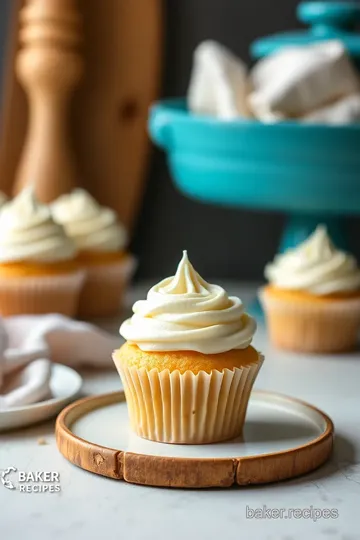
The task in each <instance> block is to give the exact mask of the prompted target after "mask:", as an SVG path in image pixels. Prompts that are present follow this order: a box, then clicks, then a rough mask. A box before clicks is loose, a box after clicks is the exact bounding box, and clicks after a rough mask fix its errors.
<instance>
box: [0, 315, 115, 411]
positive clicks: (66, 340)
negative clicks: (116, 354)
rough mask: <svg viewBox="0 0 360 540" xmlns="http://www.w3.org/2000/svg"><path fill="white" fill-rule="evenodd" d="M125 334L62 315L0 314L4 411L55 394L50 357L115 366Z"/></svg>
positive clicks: (1, 407)
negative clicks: (51, 377)
mask: <svg viewBox="0 0 360 540" xmlns="http://www.w3.org/2000/svg"><path fill="white" fill-rule="evenodd" d="M119 343H120V337H116V336H112V335H111V334H109V333H107V332H104V331H102V330H100V329H99V328H97V327H96V326H94V325H92V324H88V323H84V322H79V321H74V320H72V319H69V318H67V317H64V316H62V315H58V314H50V315H43V316H42V315H41V316H37V315H23V316H16V317H8V318H4V319H0V411H1V410H6V409H8V408H10V407H19V406H22V405H28V404H30V403H35V402H37V401H40V400H41V399H44V398H45V397H47V396H48V395H49V393H50V387H49V382H50V374H51V362H58V363H62V364H67V365H69V366H71V367H75V368H76V367H79V366H80V365H90V366H94V367H97V368H107V367H111V366H112V359H111V353H112V351H113V350H114V349H115V348H117V347H118V346H119Z"/></svg>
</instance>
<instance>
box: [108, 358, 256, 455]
mask: <svg viewBox="0 0 360 540" xmlns="http://www.w3.org/2000/svg"><path fill="white" fill-rule="evenodd" d="M262 363H263V356H262V355H260V354H259V359H258V362H256V363H253V364H250V365H249V366H246V367H243V368H234V370H229V369H224V370H223V371H222V372H220V371H218V370H212V371H211V373H207V372H205V371H200V372H199V373H197V374H194V373H193V372H191V371H186V372H185V373H183V374H181V373H180V372H179V371H178V370H176V371H172V372H170V371H169V370H168V369H165V370H162V371H159V370H158V369H156V368H153V369H151V370H150V371H148V370H146V369H145V368H140V369H138V368H136V367H133V366H132V367H128V366H126V365H124V364H123V363H122V362H119V361H118V360H115V364H116V367H117V369H118V371H119V374H120V376H121V379H122V382H123V385H124V389H125V395H126V401H127V404H128V411H129V417H130V423H131V427H132V430H133V431H134V432H135V433H136V434H137V435H139V436H140V437H143V438H145V439H150V440H152V441H157V442H164V443H177V444H204V443H212V442H218V441H223V440H226V439H231V438H235V437H237V436H239V435H241V432H242V427H243V424H244V420H245V415H246V409H247V405H248V401H249V397H250V392H251V389H252V386H253V384H254V381H255V379H256V376H257V374H258V372H259V369H260V367H261V365H262Z"/></svg>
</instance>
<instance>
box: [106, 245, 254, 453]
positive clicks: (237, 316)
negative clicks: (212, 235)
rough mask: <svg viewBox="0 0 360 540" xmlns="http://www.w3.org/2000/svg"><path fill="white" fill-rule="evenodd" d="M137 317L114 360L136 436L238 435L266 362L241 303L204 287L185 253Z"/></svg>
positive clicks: (203, 438) (187, 439)
mask: <svg viewBox="0 0 360 540" xmlns="http://www.w3.org/2000/svg"><path fill="white" fill-rule="evenodd" d="M133 312H134V315H133V316H132V318H131V319H128V320H126V321H125V322H124V323H123V324H122V326H121V328H120V334H121V335H122V336H123V337H124V338H125V339H126V340H127V343H125V344H124V345H123V346H122V347H121V348H120V349H119V350H117V351H115V352H114V355H113V359H114V362H115V365H116V367H117V369H118V371H119V374H120V376H121V379H122V382H123V385H124V389H125V394H126V400H127V404H128V409H129V417H130V422H131V426H132V429H133V430H134V431H135V433H137V434H138V435H139V436H140V437H144V438H146V439H151V440H154V441H159V442H166V443H184V444H201V443H210V442H216V441H221V440H225V439H230V438H233V437H236V436H238V435H240V434H241V432H242V427H243V424H244V420H245V414H246V409H247V404H248V400H249V396H250V392H251V389H252V386H253V383H254V381H255V378H256V376H257V373H258V371H259V369H260V367H261V364H262V361H263V357H262V356H261V355H260V354H259V353H258V352H257V351H256V350H255V349H254V348H253V347H252V346H251V341H252V338H253V335H254V332H255V330H256V323H255V321H254V319H252V318H251V317H250V316H249V315H247V314H246V313H245V312H244V307H243V304H242V302H241V300H239V299H238V298H236V297H232V296H230V297H229V296H228V295H227V294H226V292H225V291H224V289H222V288H221V287H219V286H218V285H211V284H209V283H206V281H204V280H203V279H202V278H201V277H200V276H199V274H198V273H197V272H196V271H195V270H194V268H193V267H192V265H191V264H190V262H189V259H188V257H187V254H186V252H184V256H183V258H182V260H181V262H180V264H179V266H178V269H177V272H176V275H175V276H173V277H170V278H167V279H164V280H163V281H161V282H160V283H159V284H157V285H155V286H154V287H153V288H152V289H150V291H149V293H148V295H147V299H146V300H142V301H139V302H136V303H135V304H134V306H133Z"/></svg>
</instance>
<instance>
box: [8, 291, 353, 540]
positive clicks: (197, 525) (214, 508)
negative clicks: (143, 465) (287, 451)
mask: <svg viewBox="0 0 360 540" xmlns="http://www.w3.org/2000/svg"><path fill="white" fill-rule="evenodd" d="M226 286H227V289H228V291H229V292H231V293H232V294H237V295H240V296H241V297H242V298H243V299H244V301H247V300H249V299H250V298H251V296H252V295H253V292H254V288H253V287H251V286H244V285H243V286H239V285H236V284H234V283H227V284H226ZM145 289H146V286H144V285H139V286H137V287H134V289H133V290H132V291H131V294H130V295H129V298H128V302H127V303H128V305H129V306H130V305H131V304H132V302H133V301H134V299H135V298H140V297H143V295H144V291H145ZM118 326H119V321H110V322H109V323H107V324H106V327H107V328H108V329H109V330H111V331H115V332H116V331H117V329H118ZM254 344H255V346H256V347H257V348H258V349H259V350H261V351H262V352H263V353H264V354H265V358H266V360H265V363H264V365H263V367H262V369H261V372H260V375H259V377H258V379H257V381H256V388H259V389H264V390H271V391H275V392H281V393H285V394H290V395H292V396H294V397H297V398H300V399H303V400H306V401H308V402H310V403H312V404H313V405H315V406H317V407H319V408H320V409H322V410H324V411H325V412H326V413H327V414H328V415H329V416H330V417H331V418H332V420H333V421H334V424H335V431H336V438H335V448H334V453H333V457H332V459H331V461H330V462H328V463H327V464H326V465H324V466H323V467H322V468H320V469H319V470H317V471H315V472H313V473H311V474H309V475H306V476H305V477H302V478H298V479H295V480H290V481H286V482H282V483H278V484H273V485H265V486H256V487H248V488H243V487H242V488H240V487H234V488H230V489H223V490H221V489H208V490H176V489H164V488H153V487H143V486H137V485H131V484H127V483H125V482H119V481H115V480H110V479H107V478H102V477H99V476H96V475H93V474H91V473H88V472H86V471H83V470H82V469H79V468H77V467H75V466H73V465H71V464H70V463H68V462H67V461H66V460H65V459H64V458H63V457H62V456H61V455H60V453H59V452H58V450H57V448H56V444H55V438H54V421H53V420H52V421H48V422H46V423H45V424H41V425H37V426H33V427H29V428H26V429H23V430H20V431H17V432H10V433H7V434H2V435H1V436H0V469H1V468H4V467H6V466H9V465H13V466H15V467H17V469H19V470H28V471H57V472H59V473H60V480H61V491H60V492H58V493H21V492H19V491H18V490H14V491H10V490H6V489H4V488H3V486H1V485H0V531H1V537H2V538H11V539H12V540H20V539H21V538H23V537H25V536H26V537H28V538H30V540H32V539H34V540H35V539H36V540H49V538H51V539H55V538H66V539H69V540H72V539H79V540H82V539H85V538H87V539H88V538H89V539H92V538H102V539H105V540H112V539H118V538H124V539H125V538H128V539H130V538H131V539H132V540H142V539H145V538H146V539H149V540H151V539H156V540H162V539H164V540H165V539H166V540H167V539H171V540H180V539H184V538H198V539H199V540H200V539H203V538H204V539H205V538H206V539H216V538H221V537H222V538H226V540H239V539H246V540H252V539H254V540H259V539H261V540H262V539H268V540H303V539H304V538H306V537H307V538H309V539H311V540H317V539H319V540H322V539H329V540H359V539H360V509H359V503H360V413H359V411H360V386H359V381H360V353H358V352H357V353H351V354H346V355H336V356H305V355H297V354H290V353H285V352H280V351H277V350H275V349H274V348H273V347H272V346H271V345H270V344H269V343H268V340H267V336H266V331H265V328H264V327H263V325H261V324H260V325H259V329H258V332H257V335H256V338H255V342H254ZM83 376H84V379H85V384H84V392H85V393H88V394H91V393H103V392H107V391H113V390H118V389H119V388H120V380H119V378H118V375H117V373H116V372H115V371H113V370H111V371H107V372H105V373H104V372H100V373H99V372H97V371H93V370H85V371H83ZM41 439H43V440H41ZM40 442H41V443H44V442H45V443H46V444H40ZM264 506H266V507H267V508H279V509H282V508H284V509H285V510H288V509H290V508H292V509H293V508H299V509H307V508H310V507H313V508H319V509H326V508H329V509H336V510H337V512H338V518H336V519H332V518H329V519H325V518H320V519H318V520H317V521H314V520H313V519H311V518H304V517H303V518H300V519H295V518H292V519H285V518H283V519H271V518H266V517H263V518H257V519H255V518H249V517H247V507H248V508H251V509H257V508H261V509H263V508H264Z"/></svg>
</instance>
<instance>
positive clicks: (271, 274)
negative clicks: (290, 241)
mask: <svg viewBox="0 0 360 540" xmlns="http://www.w3.org/2000/svg"><path fill="white" fill-rule="evenodd" d="M265 276H266V278H267V279H268V281H269V285H267V286H265V287H264V288H263V289H261V290H260V294H259V296H260V300H261V302H262V305H263V308H264V311H265V316H266V319H267V324H268V329H269V334H270V338H271V340H272V341H273V342H274V344H275V345H277V346H279V347H282V348H284V349H290V350H294V351H302V352H319V353H320V352H324V353H325V352H330V353H331V352H338V351H346V350H350V349H354V348H355V346H356V344H357V338H358V330H359V326H360V270H359V267H358V265H357V263H356V260H355V258H354V257H353V256H352V255H350V254H349V253H345V252H343V251H340V250H338V249H336V248H335V246H334V245H333V243H332V242H331V240H330V238H329V236H328V233H327V230H326V227H324V226H322V225H320V226H318V227H317V229H316V230H315V232H314V233H313V234H312V235H311V236H310V237H309V238H308V239H307V240H306V241H305V242H303V243H302V244H300V245H299V246H297V247H296V248H293V249H289V250H288V251H287V252H286V253H284V254H282V255H277V256H276V257H275V259H274V262H272V263H270V264H268V265H267V266H266V268H265Z"/></svg>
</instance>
